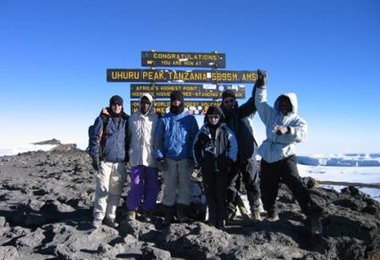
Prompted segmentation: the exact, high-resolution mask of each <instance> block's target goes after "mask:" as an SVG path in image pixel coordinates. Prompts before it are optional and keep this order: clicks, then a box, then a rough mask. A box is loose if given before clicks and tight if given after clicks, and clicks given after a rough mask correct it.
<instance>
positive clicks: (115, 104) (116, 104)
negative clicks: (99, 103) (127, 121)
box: [112, 103, 123, 107]
mask: <svg viewBox="0 0 380 260" xmlns="http://www.w3.org/2000/svg"><path fill="white" fill-rule="evenodd" d="M112 106H115V107H116V106H119V107H122V106H123V105H122V104H120V103H113V104H112Z"/></svg>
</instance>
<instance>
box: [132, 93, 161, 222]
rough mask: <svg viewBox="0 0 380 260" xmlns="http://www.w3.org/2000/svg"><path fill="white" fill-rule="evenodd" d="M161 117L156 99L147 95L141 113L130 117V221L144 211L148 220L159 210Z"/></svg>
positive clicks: (144, 95) (144, 97)
mask: <svg viewBox="0 0 380 260" xmlns="http://www.w3.org/2000/svg"><path fill="white" fill-rule="evenodd" d="M157 124H158V115H157V113H156V112H155V111H154V108H153V97H152V96H151V95H150V94H149V93H143V94H142V96H141V98H140V110H138V111H136V112H135V113H133V114H132V115H131V117H130V121H129V126H128V137H129V138H130V139H129V145H130V146H129V162H130V164H131V186H130V189H129V191H128V196H127V208H128V210H129V211H128V219H129V220H135V219H136V216H137V212H138V211H139V209H140V205H141V210H142V214H143V215H144V216H145V217H147V216H149V215H150V214H151V213H152V211H154V210H155V208H156V199H157V194H158V191H159V187H158V168H157V160H156V158H155V156H154V133H155V129H156V127H157Z"/></svg>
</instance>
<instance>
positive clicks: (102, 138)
mask: <svg viewBox="0 0 380 260" xmlns="http://www.w3.org/2000/svg"><path fill="white" fill-rule="evenodd" d="M100 117H101V119H102V121H103V130H102V133H101V135H100V142H99V156H100V157H102V156H103V147H104V144H105V141H106V136H107V132H106V127H107V124H108V119H109V116H106V115H104V114H102V115H101V116H100ZM94 124H95V123H94ZM94 124H93V125H90V126H89V127H88V147H87V151H89V150H90V145H91V140H93V139H94V138H95V125H94Z"/></svg>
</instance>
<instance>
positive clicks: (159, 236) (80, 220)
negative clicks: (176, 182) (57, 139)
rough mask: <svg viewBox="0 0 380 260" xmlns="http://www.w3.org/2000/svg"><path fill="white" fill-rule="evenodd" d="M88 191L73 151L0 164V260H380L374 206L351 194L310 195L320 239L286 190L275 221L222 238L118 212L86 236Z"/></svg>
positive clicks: (87, 174)
mask: <svg viewBox="0 0 380 260" xmlns="http://www.w3.org/2000/svg"><path fill="white" fill-rule="evenodd" d="M94 188H95V182H94V175H93V171H92V168H91V165H90V159H89V157H88V155H87V154H86V153H85V152H83V151H80V150H77V149H76V148H75V147H74V146H72V145H58V146H57V147H56V148H55V149H54V150H52V151H49V152H42V151H38V152H28V153H23V154H18V155H16V156H3V157H0V259H380V229H379V227H380V219H379V216H380V214H379V213H380V204H379V203H378V202H376V201H374V200H372V199H371V198H369V197H368V196H366V195H364V194H362V193H360V192H359V191H358V190H357V189H355V188H354V187H347V188H346V189H344V190H343V191H342V192H341V193H337V192H335V191H333V190H327V189H322V188H318V187H317V188H315V187H314V188H312V189H311V191H312V194H313V197H314V198H315V199H316V200H318V201H319V203H321V204H322V205H323V206H324V209H325V212H326V215H325V218H324V219H323V226H324V234H323V236H320V237H310V236H308V234H307V233H306V232H305V230H304V229H303V221H304V220H305V215H303V214H302V213H301V211H300V208H299V206H298V204H297V203H296V202H295V201H294V199H293V197H292V196H291V195H290V193H289V192H288V190H287V189H286V188H285V187H283V188H282V189H281V192H280V196H279V201H278V204H279V208H280V220H279V221H277V222H274V223H270V222H267V221H262V222H260V223H256V224H253V223H244V222H242V221H239V219H237V220H236V222H235V223H233V224H232V225H229V226H227V227H226V229H225V230H224V231H221V230H218V229H216V228H214V227H210V226H208V225H206V224H204V223H202V222H199V221H194V222H192V223H189V224H180V223H174V224H172V225H170V226H169V227H164V226H162V225H161V217H160V214H158V215H157V216H153V217H152V218H151V219H148V220H142V219H140V220H138V221H130V222H128V221H126V220H125V215H126V210H125V209H124V207H122V206H120V208H119V210H118V222H119V223H120V226H119V228H118V229H114V228H110V227H108V226H104V225H103V226H102V227H101V228H99V229H92V228H91V226H90V222H91V210H92V204H93V200H94ZM126 189H127V187H126Z"/></svg>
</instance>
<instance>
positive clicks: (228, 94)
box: [222, 89, 236, 100]
mask: <svg viewBox="0 0 380 260" xmlns="http://www.w3.org/2000/svg"><path fill="white" fill-rule="evenodd" d="M227 97H233V98H236V97H235V91H234V90H232V89H227V90H225V91H224V92H223V94H222V99H223V100H224V99H225V98H227Z"/></svg>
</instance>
